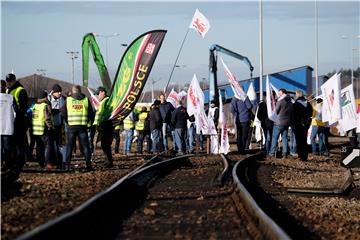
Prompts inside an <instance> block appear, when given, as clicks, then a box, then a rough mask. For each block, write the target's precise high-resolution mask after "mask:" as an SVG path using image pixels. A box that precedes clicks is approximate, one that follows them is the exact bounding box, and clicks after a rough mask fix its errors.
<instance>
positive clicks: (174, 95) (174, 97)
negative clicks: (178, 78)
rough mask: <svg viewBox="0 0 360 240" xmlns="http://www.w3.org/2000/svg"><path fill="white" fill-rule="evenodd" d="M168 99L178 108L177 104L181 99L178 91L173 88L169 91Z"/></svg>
mask: <svg viewBox="0 0 360 240" xmlns="http://www.w3.org/2000/svg"><path fill="white" fill-rule="evenodd" d="M166 101H168V102H170V103H171V104H172V105H173V106H174V108H176V107H177V106H176V104H177V102H178V101H179V96H178V94H177V93H176V91H175V90H174V88H173V89H171V92H170V93H169V96H168V97H167V98H166Z"/></svg>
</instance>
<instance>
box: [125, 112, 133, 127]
mask: <svg viewBox="0 0 360 240" xmlns="http://www.w3.org/2000/svg"><path fill="white" fill-rule="evenodd" d="M134 127H135V125H134V120H132V119H131V118H130V114H129V115H128V116H127V117H126V118H125V119H124V129H134Z"/></svg>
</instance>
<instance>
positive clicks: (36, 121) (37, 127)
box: [32, 103, 46, 135]
mask: <svg viewBox="0 0 360 240" xmlns="http://www.w3.org/2000/svg"><path fill="white" fill-rule="evenodd" d="M45 108H46V103H35V105H34V108H33V111H32V133H33V135H44V130H45Z"/></svg>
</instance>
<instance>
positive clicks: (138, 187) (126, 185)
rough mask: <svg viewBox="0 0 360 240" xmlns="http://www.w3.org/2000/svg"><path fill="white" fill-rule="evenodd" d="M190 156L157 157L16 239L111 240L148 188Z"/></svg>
mask: <svg viewBox="0 0 360 240" xmlns="http://www.w3.org/2000/svg"><path fill="white" fill-rule="evenodd" d="M190 156H193V155H183V156H177V157H174V158H171V159H167V160H163V161H159V160H158V158H159V156H158V155H156V156H154V157H153V158H151V159H150V160H148V161H147V162H146V163H144V164H143V165H141V166H139V167H137V168H136V169H134V170H133V171H131V172H130V173H128V174H127V175H125V176H124V177H122V178H121V179H119V180H118V181H117V182H116V183H114V184H113V185H112V186H110V187H109V188H107V189H106V190H104V191H102V192H100V193H98V194H96V195H94V196H93V197H92V198H90V199H89V200H87V201H86V202H84V203H83V204H81V205H80V206H79V207H77V208H75V209H73V210H72V211H70V212H67V213H65V214H63V215H61V216H59V217H57V218H55V219H53V220H50V221H49V222H47V223H45V224H43V225H40V226H38V227H36V228H35V229H33V230H31V231H29V232H27V233H25V234H23V235H21V236H19V237H18V238H17V239H18V240H29V239H37V240H38V239H46V240H48V239H112V238H114V237H115V236H116V232H118V228H119V226H121V224H120V223H119V222H121V221H122V220H123V219H124V218H126V217H127V216H129V215H130V214H131V212H132V211H133V209H135V208H136V207H137V206H138V205H139V204H140V203H141V201H140V200H139V199H143V198H144V196H145V195H146V189H147V185H148V184H149V183H151V182H152V180H154V178H156V177H158V176H159V175H160V174H163V173H164V172H166V171H168V170H170V169H171V168H172V167H176V166H177V165H178V164H181V163H182V162H184V161H182V160H183V159H184V158H188V157H190ZM124 196H125V197H124ZM111 220H112V221H111ZM108 222H110V223H108ZM115 229H117V231H116V230H115Z"/></svg>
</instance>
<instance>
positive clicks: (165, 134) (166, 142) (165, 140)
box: [162, 123, 168, 150]
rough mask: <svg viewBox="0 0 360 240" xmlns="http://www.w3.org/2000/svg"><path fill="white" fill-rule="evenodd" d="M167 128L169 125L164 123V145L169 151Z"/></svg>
mask: <svg viewBox="0 0 360 240" xmlns="http://www.w3.org/2000/svg"><path fill="white" fill-rule="evenodd" d="M167 126H168V124H167V123H163V125H162V137H163V144H164V149H165V150H168V140H167Z"/></svg>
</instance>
